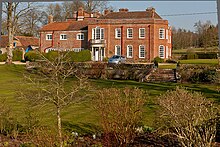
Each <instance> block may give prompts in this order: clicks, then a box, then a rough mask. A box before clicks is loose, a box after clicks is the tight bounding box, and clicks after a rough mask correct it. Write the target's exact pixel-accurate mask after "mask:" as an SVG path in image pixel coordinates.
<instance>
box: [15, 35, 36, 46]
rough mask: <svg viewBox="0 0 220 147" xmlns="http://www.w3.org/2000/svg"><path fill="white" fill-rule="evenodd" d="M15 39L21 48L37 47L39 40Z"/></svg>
mask: <svg viewBox="0 0 220 147" xmlns="http://www.w3.org/2000/svg"><path fill="white" fill-rule="evenodd" d="M16 38H17V39H18V40H19V41H20V42H21V44H22V46H24V47H27V46H29V45H31V46H39V39H38V38H36V37H26V36H16Z"/></svg>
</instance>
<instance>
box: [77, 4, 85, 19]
mask: <svg viewBox="0 0 220 147" xmlns="http://www.w3.org/2000/svg"><path fill="white" fill-rule="evenodd" d="M83 19H84V9H83V7H79V8H78V16H77V21H83Z"/></svg>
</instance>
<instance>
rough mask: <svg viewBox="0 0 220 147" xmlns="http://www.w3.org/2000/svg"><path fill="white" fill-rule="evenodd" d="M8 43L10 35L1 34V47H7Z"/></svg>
mask: <svg viewBox="0 0 220 147" xmlns="http://www.w3.org/2000/svg"><path fill="white" fill-rule="evenodd" d="M7 45H8V36H3V35H2V36H1V41H0V47H6V46H7Z"/></svg>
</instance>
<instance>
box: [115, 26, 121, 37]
mask: <svg viewBox="0 0 220 147" xmlns="http://www.w3.org/2000/svg"><path fill="white" fill-rule="evenodd" d="M115 38H116V39H120V38H121V28H116V29H115Z"/></svg>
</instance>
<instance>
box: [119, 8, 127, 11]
mask: <svg viewBox="0 0 220 147" xmlns="http://www.w3.org/2000/svg"><path fill="white" fill-rule="evenodd" d="M119 12H128V9H127V8H120V9H119Z"/></svg>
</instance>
